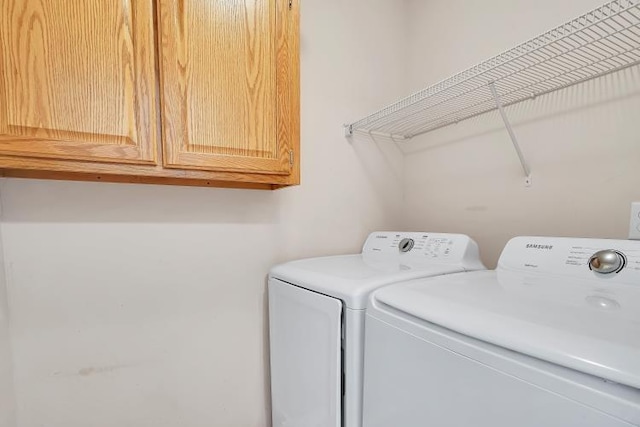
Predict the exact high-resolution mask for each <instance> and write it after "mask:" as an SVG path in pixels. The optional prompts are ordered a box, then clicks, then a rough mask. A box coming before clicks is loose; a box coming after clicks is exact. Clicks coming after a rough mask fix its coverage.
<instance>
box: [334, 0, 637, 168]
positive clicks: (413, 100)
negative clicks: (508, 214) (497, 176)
mask: <svg viewBox="0 0 640 427" xmlns="http://www.w3.org/2000/svg"><path fill="white" fill-rule="evenodd" d="M639 63H640V0H615V1H612V2H609V3H606V4H604V5H603V6H601V7H599V8H597V9H595V10H593V11H591V12H589V13H586V14H584V15H582V16H580V17H578V18H576V19H574V20H572V21H570V22H567V23H566V24H564V25H561V26H559V27H557V28H554V29H553V30H550V31H547V32H546V33H544V34H542V35H541V36H538V37H536V38H534V39H531V40H529V41H527V42H525V43H522V44H521V45H519V46H517V47H515V48H513V49H511V50H508V51H506V52H504V53H502V54H500V55H497V56H495V57H493V58H491V59H489V60H487V61H485V62H482V63H480V64H478V65H476V66H474V67H472V68H469V69H468V70H465V71H463V72H461V73H458V74H456V75H454V76H452V77H450V78H448V79H446V80H443V81H441V82H439V83H437V84H435V85H433V86H431V87H428V88H426V89H424V90H421V91H419V92H417V93H415V94H413V95H411V96H408V97H407V98H404V99H402V100H400V101H398V102H396V103H394V104H391V105H389V106H387V107H385V108H383V109H381V110H379V111H377V112H375V113H373V114H371V115H369V116H367V117H365V118H363V119H361V120H358V121H356V122H353V123H351V124H349V125H346V133H347V135H351V134H353V132H365V133H369V134H372V135H384V136H387V137H390V138H393V139H395V140H398V139H409V138H411V137H414V136H416V135H420V134H423V133H426V132H430V131H432V130H434V129H438V128H441V127H443V126H447V125H450V124H453V123H457V122H459V121H462V120H465V119H468V118H471V117H474V116H477V115H480V114H483V113H486V112H488V111H492V110H495V109H498V108H501V106H508V105H512V104H515V103H518V102H521V101H523V100H525V99H529V98H532V97H535V96H538V95H542V94H546V93H549V92H552V91H555V90H558V89H562V88H566V87H568V86H571V85H574V84H577V83H581V82H584V81H586V80H590V79H593V78H595V77H599V76H602V75H605V74H608V73H611V72H614V71H618V70H621V69H623V68H627V67H630V66H633V65H636V64H639ZM492 86H493V89H492ZM494 90H495V91H494ZM501 113H503V111H502V109H501ZM503 118H505V124H506V125H507V128H509V129H510V126H509V124H508V122H507V121H506V117H505V116H504V115H503ZM512 137H513V135H512ZM514 143H516V142H515V141H514ZM521 161H523V159H522V158H521ZM523 167H524V168H525V172H527V170H526V165H525V163H524V162H523Z"/></svg>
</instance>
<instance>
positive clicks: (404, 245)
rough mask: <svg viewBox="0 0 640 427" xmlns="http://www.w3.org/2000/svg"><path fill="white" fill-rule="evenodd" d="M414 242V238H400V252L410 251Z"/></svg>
mask: <svg viewBox="0 0 640 427" xmlns="http://www.w3.org/2000/svg"><path fill="white" fill-rule="evenodd" d="M413 244H414V241H413V239H409V238H404V239H402V240H400V243H398V249H399V250H400V252H409V251H410V250H411V249H413Z"/></svg>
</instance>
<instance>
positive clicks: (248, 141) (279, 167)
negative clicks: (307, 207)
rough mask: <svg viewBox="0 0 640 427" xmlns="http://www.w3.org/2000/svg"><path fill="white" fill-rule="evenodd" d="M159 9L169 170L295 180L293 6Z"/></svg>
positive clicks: (197, 1)
mask: <svg viewBox="0 0 640 427" xmlns="http://www.w3.org/2000/svg"><path fill="white" fill-rule="evenodd" d="M159 4H160V7H159V10H160V14H159V21H160V39H161V40H160V56H161V60H160V73H161V87H160V92H161V101H162V130H163V148H164V165H165V166H166V167H171V168H191V169H205V170H229V171H239V172H260V173H272V174H288V173H289V172H290V169H291V165H290V152H289V151H290V150H291V148H292V139H293V138H295V134H296V132H295V131H292V130H291V126H292V124H294V126H295V123H296V120H295V118H294V117H293V116H294V115H295V114H298V112H297V111H295V102H291V99H292V96H291V95H292V94H293V93H297V91H295V88H292V87H291V86H292V85H298V81H297V70H295V67H292V66H291V65H290V64H291V63H292V62H291V58H292V57H293V55H294V54H295V52H293V49H295V48H297V44H296V43H294V42H292V37H294V36H295V35H294V34H293V33H292V32H293V31H294V29H295V28H297V27H295V26H294V25H291V22H290V20H291V19H293V18H292V17H293V16H294V14H293V13H292V11H291V10H290V7H289V1H288V0H228V1H210V0H160V2H159ZM294 74H295V76H294Z"/></svg>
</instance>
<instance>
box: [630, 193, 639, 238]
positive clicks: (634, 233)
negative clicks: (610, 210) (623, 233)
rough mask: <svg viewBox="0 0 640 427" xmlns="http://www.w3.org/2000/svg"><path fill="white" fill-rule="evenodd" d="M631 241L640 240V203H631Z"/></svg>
mask: <svg viewBox="0 0 640 427" xmlns="http://www.w3.org/2000/svg"><path fill="white" fill-rule="evenodd" d="M629 239H632V240H640V202H633V203H631V220H630V221H629Z"/></svg>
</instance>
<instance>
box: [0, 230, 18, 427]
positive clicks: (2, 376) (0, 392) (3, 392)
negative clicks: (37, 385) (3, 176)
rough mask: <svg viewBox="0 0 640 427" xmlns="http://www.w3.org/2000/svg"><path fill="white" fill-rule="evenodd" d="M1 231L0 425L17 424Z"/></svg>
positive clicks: (4, 426) (11, 426) (12, 425)
mask: <svg viewBox="0 0 640 427" xmlns="http://www.w3.org/2000/svg"><path fill="white" fill-rule="evenodd" d="M1 243H2V235H1V233H0V427H14V426H15V400H14V397H15V394H14V391H13V363H12V353H11V333H10V327H9V301H8V299H7V287H6V281H5V275H4V254H3V253H2V244H1Z"/></svg>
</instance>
